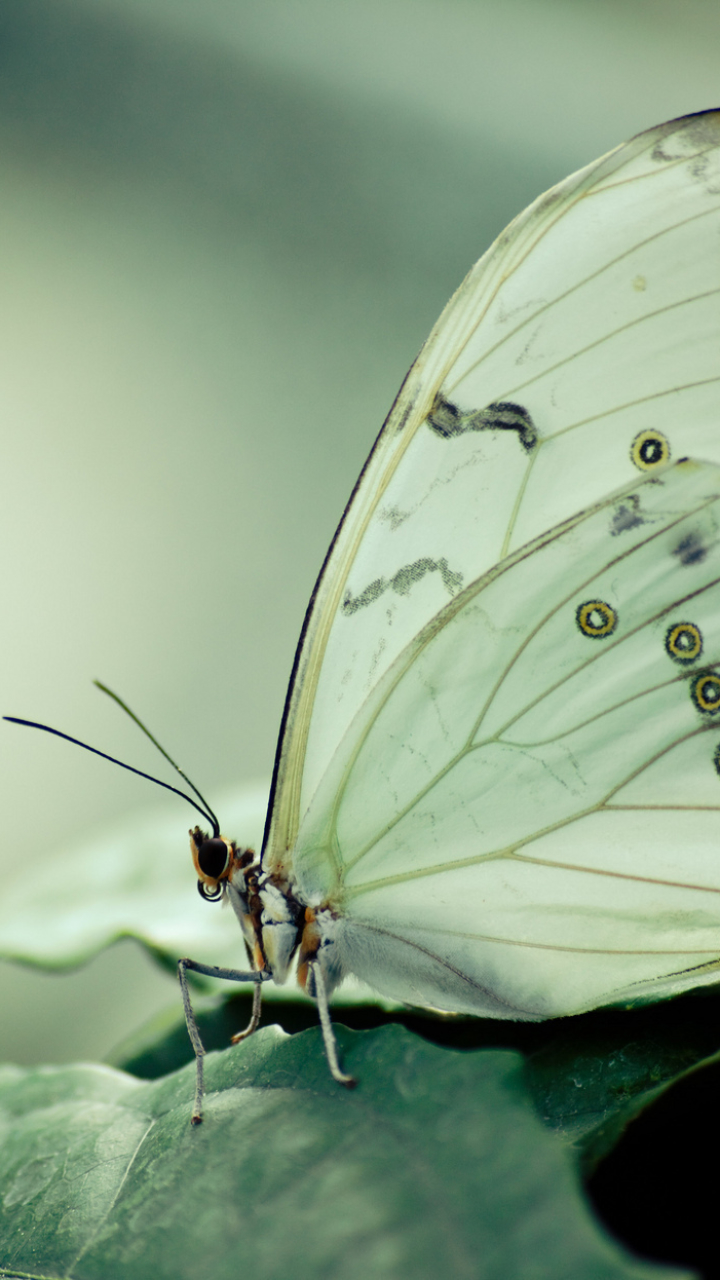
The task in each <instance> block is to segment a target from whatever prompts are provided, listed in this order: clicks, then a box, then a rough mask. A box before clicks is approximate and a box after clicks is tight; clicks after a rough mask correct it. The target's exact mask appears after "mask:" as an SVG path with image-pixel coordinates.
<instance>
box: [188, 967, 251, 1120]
mask: <svg viewBox="0 0 720 1280" xmlns="http://www.w3.org/2000/svg"><path fill="white" fill-rule="evenodd" d="M188 970H190V971H191V972H192V973H204V974H206V975H207V977H209V978H224V979H226V980H227V981H228V982H254V983H256V984H257V985H256V987H255V990H254V992H253V1011H252V1017H251V1019H250V1023H249V1025H248V1027H247V1029H246V1031H245V1032H244V1033H243V1032H241V1033H240V1034H241V1036H242V1035H243V1034H245V1035H249V1034H250V1031H251V1030H252V1031H254V1030H255V1028H256V1027H257V1024H258V1021H259V1019H260V998H259V997H260V983H261V982H266V981H267V980H268V978H269V977H270V974H269V973H265V972H263V971H260V970H258V969H254V970H250V972H247V971H246V970H244V969H219V968H218V967H217V965H214V964H199V963H198V961H197V960H189V959H187V958H185V959H183V960H178V978H179V979H180V990H181V991H182V1001H183V1009H184V1010H185V1023H186V1025H187V1029H188V1035H189V1036H190V1043H191V1044H192V1047H193V1050H194V1053H195V1101H194V1103H193V1112H192V1116H191V1117H190V1123H191V1124H201V1123H202V1102H203V1095H204V1092H205V1090H204V1084H203V1058H204V1057H205V1046H204V1044H203V1042H202V1040H201V1039H200V1032H199V1031H198V1025H197V1020H196V1018H195V1012H194V1010H193V1007H192V1003H191V1000H190V988H189V987H188V980H187V976H186V975H187V972H188Z"/></svg>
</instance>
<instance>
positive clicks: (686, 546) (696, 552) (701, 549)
mask: <svg viewBox="0 0 720 1280" xmlns="http://www.w3.org/2000/svg"><path fill="white" fill-rule="evenodd" d="M707 553H708V549H707V547H706V546H705V543H704V542H703V540H702V538H700V537H699V536H698V534H697V533H688V534H687V535H686V537H684V538H683V539H682V541H681V542H679V543H678V545H677V547H676V548H675V550H674V551H673V555H674V556H677V558H678V560H679V561H680V563H681V564H699V563H700V561H701V560H704V559H705V557H706V555H707Z"/></svg>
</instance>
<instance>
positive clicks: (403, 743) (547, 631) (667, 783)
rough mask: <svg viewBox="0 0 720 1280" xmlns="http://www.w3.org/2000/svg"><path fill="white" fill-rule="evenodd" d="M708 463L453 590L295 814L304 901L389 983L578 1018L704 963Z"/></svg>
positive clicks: (712, 749) (427, 997) (718, 854)
mask: <svg viewBox="0 0 720 1280" xmlns="http://www.w3.org/2000/svg"><path fill="white" fill-rule="evenodd" d="M719 772H720V468H718V467H716V466H714V465H711V464H702V463H695V462H692V461H685V462H681V463H677V464H674V465H670V466H669V467H667V468H665V469H663V470H661V471H660V472H658V473H656V474H655V475H654V476H652V477H647V478H645V479H642V478H640V477H639V482H638V484H637V485H635V486H632V487H630V488H625V489H624V490H621V491H620V492H619V493H616V494H615V495H613V496H611V497H610V498H607V499H604V500H602V501H601V502H600V503H598V504H595V505H594V506H592V507H590V508H588V509H586V510H585V511H583V512H581V513H580V514H578V515H577V516H575V517H573V518H571V519H570V520H568V521H566V522H564V523H563V524H562V525H560V526H558V527H556V528H555V529H553V530H551V531H549V532H548V533H546V534H544V535H541V536H540V537H539V538H538V539H536V540H535V541H534V542H532V543H530V544H529V545H527V546H525V547H524V548H522V549H520V550H519V551H518V552H515V553H513V554H510V555H509V556H508V557H506V558H505V559H504V560H503V561H502V562H500V564H499V565H497V566H496V567H495V568H494V569H492V570H490V571H489V572H488V573H487V574H485V575H483V576H482V577H481V578H480V579H478V580H477V581H476V582H474V583H472V584H470V585H469V586H468V587H466V588H465V589H464V590H463V591H462V592H460V593H459V594H458V595H457V596H456V597H455V599H454V600H453V601H451V602H450V603H449V604H448V605H446V606H445V608H444V609H443V610H442V611H441V612H440V613H439V614H438V615H437V616H436V617H435V618H434V619H433V620H432V621H431V622H430V623H429V624H428V625H427V626H426V627H425V628H424V629H423V630H422V631H421V633H420V634H419V635H418V636H417V637H416V638H415V639H414V640H413V642H412V643H411V645H409V646H408V647H407V648H406V650H405V651H404V652H403V653H402V654H401V655H400V657H399V658H398V659H397V660H396V661H395V663H394V664H393V665H392V666H391V668H390V669H389V670H388V671H387V672H386V673H385V675H384V676H383V678H382V679H381V681H380V682H379V683H378V685H377V686H376V687H375V689H374V690H373V693H372V695H371V696H370V698H369V699H367V700H366V702H365V704H364V706H363V708H362V710H361V712H360V713H359V715H358V716H357V717H356V719H355V721H354V722H353V724H352V725H351V727H350V729H349V730H348V732H347V733H346V735H345V738H344V740H343V742H342V744H341V745H340V747H339V748H338V749H337V750H336V753H335V756H334V759H333V762H332V766H331V768H330V769H329V770H328V772H327V773H326V775H325V777H324V779H323V781H322V783H321V786H320V787H319V788H318V791H317V793H316V796H315V798H314V800H313V802H312V804H311V805H310V808H309V810H308V812H307V814H306V815H305V817H304V819H303V822H302V823H301V827H300V831H299V833H298V840H297V846H296V850H295V868H296V873H297V876H298V884H299V889H300V893H301V896H302V897H303V899H304V900H305V901H308V902H311V903H328V904H329V905H330V907H331V909H334V910H335V912H336V914H337V920H336V922H335V941H336V946H337V951H338V956H339V959H340V966H341V968H342V967H345V968H346V969H347V970H349V971H351V972H353V973H355V974H356V975H357V976H359V977H360V978H363V979H364V980H365V981H367V982H370V983H371V984H373V985H374V986H376V987H377V988H378V989H379V990H380V991H382V992H384V993H385V994H386V995H389V996H391V997H393V998H395V999H400V1000H405V1001H408V1002H411V1003H419V1004H426V1005H427V1004H430V1005H433V1006H436V1007H438V1008H441V1009H449V1010H457V1011H461V1012H462V1011H464V1012H471V1013H484V1014H493V1015H495V1016H506V1017H526V1018H527V1017H531V1018H536V1017H547V1016H551V1015H554V1014H565V1013H574V1012H578V1011H580V1010H582V1009H586V1008H591V1007H593V1006H594V1005H597V1004H600V1003H606V1002H607V1001H608V1000H611V999H617V998H619V997H620V996H623V997H627V996H631V995H633V994H635V995H637V994H638V991H643V990H645V989H646V988H647V989H649V990H650V991H661V990H664V991H668V990H673V989H676V988H680V987H681V986H683V985H687V984H688V982H697V981H699V980H702V977H703V976H706V977H707V976H712V969H713V968H714V966H715V965H717V964H720V777H719V776H718V774H719Z"/></svg>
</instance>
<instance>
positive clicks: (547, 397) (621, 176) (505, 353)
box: [265, 112, 720, 867]
mask: <svg viewBox="0 0 720 1280" xmlns="http://www.w3.org/2000/svg"><path fill="white" fill-rule="evenodd" d="M719 157H720V113H717V112H710V113H705V114H703V115H698V116H690V117H687V118H685V119H682V120H678V121H672V122H670V123H669V124H666V125H662V126H659V127H658V128H656V129H652V130H650V131H648V132H647V133H645V134H641V135H640V136H639V137H637V138H635V139H633V140H632V141H631V142H629V143H627V144H625V145H624V146H622V147H619V148H618V149H617V150H616V151H614V152H611V153H610V154H609V155H608V156H606V157H604V158H603V159H601V160H599V161H597V162H595V163H594V164H592V165H590V166H588V167H587V168H586V169H583V170H581V171H580V172H579V173H577V174H574V175H573V176H572V177H570V178H568V179H566V181H565V182H563V183H561V184H560V185H559V186H558V187H556V188H554V189H553V190H552V191H550V192H548V193H547V194H546V195H544V196H542V197H540V199H539V200H537V201H536V202H535V203H534V204H533V205H531V206H530V208H529V209H528V210H526V211H525V213H523V214H521V215H520V216H519V217H518V218H517V219H516V220H515V221H514V222H513V223H512V224H511V225H510V227H509V228H508V229H507V230H506V231H505V232H504V233H503V235H502V236H500V238H499V239H498V240H497V241H496V243H495V244H494V245H493V246H492V248H491V249H490V250H489V251H488V253H487V254H485V256H484V257H483V258H482V259H481V260H480V261H479V262H478V263H477V265H476V266H475V267H474V268H473V270H472V271H471V272H470V274H469V275H468V277H467V279H466V280H465V281H464V283H463V284H462V285H461V287H460V289H459V290H458V292H457V293H456V294H455V296H454V297H453V298H452V299H451V301H450V303H449V304H448V306H447V307H446V309H445V311H444V312H443V314H442V316H441V317H440V320H439V321H438V323H437V325H436V327H435V329H434V330H433V332H432V334H431V335H430V338H429V339H428V342H427V343H426V344H425V346H424V348H423V350H422V351H421V353H420V356H419V358H418V360H417V362H416V363H415V365H414V366H413V367H412V369H411V370H410V373H409V374H408V377H407V379H406V381H405V384H404V385H403V388H402V390H401V392H400V395H399V397H398V400H397V402H396V404H395V406H394V407H393V410H392V412H391V414H390V416H389V418H388V420H387V423H386V424H385V427H384V429H383V431H382V433H381V435H380V437H379V439H378V441H377V444H376V446H375V448H374V450H373V453H372V454H371V456H370V458H369V459H368V463H367V465H366V468H365V470H364V472H363V475H362V476H361V478H360V481H359V483H358V486H357V488H356V491H355V493H354V495H353V497H352V500H351V502H350V504H349V507H348V509H347V511H346V514H345V517H344V519H343V522H342V524H341V526H340V529H339V530H338V534H337V536H336V539H335V541H334V543H333V546H332V548H331V550H330V553H329V556H328V559H327V561H326V564H325V566H324V569H323V572H322V574H321V577H320V579H319V582H318V585H317V588H316V591H315V594H314V597H313V601H312V602H311V606H310V608H309V610H308V616H307V619H306V626H305V629H304V633H303V637H302V639H301V643H300V646H299V649H298V654H297V658H296V665H295V670H294V673H293V679H292V682H291V687H290V691H289V695H288V701H287V705H286V712H285V717H284V722H283V730H282V734H281V742H280V746H279V750H278V758H277V761H276V775H275V786H274V793H273V795H274V798H273V801H272V804H271V809H270V814H269V822H268V827H267V829H266V842H265V845H266V848H265V862H266V865H270V866H275V867H277V866H278V865H279V864H282V863H283V861H284V860H285V858H286V855H287V853H288V851H290V852H291V851H292V848H293V846H294V843H295V839H296V835H297V831H298V827H299V824H300V821H301V818H302V815H303V814H304V813H305V811H306V810H307V808H308V806H309V804H310V802H311V800H312V797H313V796H314V795H315V792H316V790H317V788H318V786H319V785H320V782H321V780H322V778H323V776H324V775H325V773H326V772H327V770H328V769H329V768H330V766H331V761H332V759H333V755H334V753H335V751H336V749H337V747H338V744H339V742H340V740H341V739H342V737H343V735H344V733H345V731H346V729H347V727H348V725H349V724H350V722H351V721H352V720H353V718H354V717H355V716H356V715H357V713H358V711H359V709H360V708H361V707H362V705H363V703H364V702H365V700H366V699H367V697H368V696H369V695H370V694H371V693H372V690H373V689H374V688H375V687H376V685H377V683H378V681H379V680H380V679H381V678H382V676H383V674H384V673H385V672H387V670H388V669H389V668H390V667H391V665H392V663H393V662H394V661H395V659H396V658H397V656H398V654H399V653H401V651H402V650H403V649H404V648H405V646H406V645H407V644H408V643H410V642H411V640H412V638H413V637H414V636H415V635H417V634H418V632H419V631H421V630H422V628H423V627H424V626H425V625H426V624H427V622H428V621H429V619H431V618H432V617H434V615H435V614H436V613H437V612H438V611H439V610H440V609H441V608H442V607H443V606H444V605H445V604H446V603H447V601H448V600H451V599H452V598H454V597H456V596H457V594H458V593H459V592H461V591H462V590H463V588H464V587H465V586H466V585H467V583H469V582H472V581H473V580H474V579H475V578H477V577H478V576H479V575H480V574H482V573H483V572H485V571H486V570H487V569H488V568H489V567H490V566H491V565H493V564H494V563H495V562H496V561H498V560H501V559H502V558H503V557H505V556H507V555H508V554H510V553H511V552H512V551H514V550H515V549H516V548H517V547H519V546H521V545H522V544H524V543H526V542H528V541H530V540H532V539H533V538H535V537H536V536H537V535H538V534H539V533H540V532H541V531H542V530H544V529H547V528H549V527H551V526H552V525H554V524H556V523H557V522H559V521H562V520H564V519H566V518H568V517H569V516H571V515H572V514H573V513H574V512H576V511H577V510H579V509H580V508H582V507H583V506H587V505H588V504H591V503H593V502H596V501H598V500H600V499H601V498H602V496H603V495H604V494H607V493H609V492H612V491H613V490H614V489H615V488H617V487H618V486H620V485H622V484H625V483H627V482H629V481H631V479H632V477H633V475H637V474H638V471H637V468H638V467H640V468H646V467H650V468H652V467H653V466H656V465H663V464H664V463H665V462H667V459H668V457H672V458H674V459H677V458H680V457H683V456H685V455H688V454H692V455H694V456H700V457H709V458H711V459H715V460H720V446H719V445H718V439H717V420H718V376H719V370H718V353H719V352H720V305H719V295H718V291H719V290H720V239H719V238H718V229H719V227H720V161H719ZM658 432H659V433H661V434H660V435H658ZM663 441H664V443H663ZM633 442H635V444H634V446H633Z"/></svg>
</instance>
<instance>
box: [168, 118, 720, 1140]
mask: <svg viewBox="0 0 720 1280" xmlns="http://www.w3.org/2000/svg"><path fill="white" fill-rule="evenodd" d="M719 392H720V112H705V113H701V114H698V115H693V116H687V117H685V118H683V119H680V120H674V121H670V122H669V123H667V124H663V125H660V126H658V127H657V128H653V129H650V130H648V131H647V132H645V133H642V134H640V135H639V136H637V137H635V138H633V139H632V140H631V141H630V142H627V143H625V144H624V145H623V146H620V147H618V148H617V149H616V150H614V151H612V152H610V153H609V154H608V155H606V156H604V157H602V158H601V159H600V160H598V161H596V162H594V163H593V164H590V165H588V166H587V167H586V168H585V169H582V170H580V171H579V172H578V173H575V174H573V175H572V176H570V177H569V178H567V179H566V180H565V181H564V182H562V183H560V184H559V185H558V186H557V187H555V188H553V189H552V190H551V191H549V192H547V193H546V194H544V195H542V196H540V197H539V199H538V200H536V201H535V202H534V203H533V204H532V205H531V206H530V207H529V208H528V209H527V210H526V211H525V212H524V213H522V214H520V215H519V217H517V218H516V219H515V221H514V222H512V223H511V224H510V226H509V227H508V228H507V230H506V231H504V232H503V233H502V235H501V236H500V237H499V238H498V240H497V241H496V242H495V244H494V245H493V246H492V247H491V248H490V249H489V250H488V252H487V253H486V254H485V255H484V256H483V257H482V258H481V259H480V261H479V262H478V263H477V264H476V265H475V267H473V269H472V270H471V271H470V273H469V275H468V276H467V278H466V279H465V281H464V282H463V284H462V285H461V286H460V288H459V289H458V291H457V293H456V294H455V295H454V297H453V298H452V299H451V300H450V302H449V303H448V305H447V307H446V308H445V310H444V311H443V313H442V315H441V316H440V319H439V320H438V322H437V324H436V325H435V328H434V329H433V331H432V333H431V334H430V337H429V338H428V340H427V342H426V343H425V345H424V347H423V348H422V350H421V352H420V354H419V356H418V358H417V360H416V362H415V364H414V365H413V366H412V368H411V369H410V371H409V373H408V375H407V377H406V379H405V381H404V383H403V385H402V388H401V390H400V392H399V394H398V397H397V399H396V401H395V404H394V405H393V407H392V410H391V412H390V414H389V416H388V418H387V421H386V422H385V425H384V427H383V429H382V431H381V433H380V435H379V437H378V439H377V441H376V444H375V446H374V448H373V450H372V452H371V454H370V457H369V458H368V461H367V463H366V465H365V467H364V469H363V472H362V474H361V476H360V479H359V480H358V483H357V485H356V487H355V490H354V492H353V494H352V497H351V499H350V502H349V503H348V506H347V509H346V511H345V514H344V516H343V519H342V521H341V524H340V527H339V529H338V531H337V534H336V536H335V539H334V541H333V543H332V546H331V548H330V550H329V552H328V555H327V558H326V560H325V563H324V565H323V568H322V571H321V573H320V577H319V579H318V582H317V585H316V587H315V591H314V593H313V596H312V599H311V601H310V605H309V608H308V611H307V615H306V618H305V624H304V627H303V631H302V635H301V638H300V642H299V645H298V649H297V654H296V658H295V664H294V669H293V673H292V677H291V681H290V687H289V691H288V695H287V700H286V705H285V711H284V715H283V721H282V727H281V732H280V740H279V746H278V751H277V758H276V763H275V771H274V777H273V785H272V792H271V799H270V805H269V811H268V817H267V823H266V828H265V835H264V840H263V846H262V851H261V854H260V856H259V858H255V856H254V855H253V854H252V853H251V852H250V851H249V850H241V849H238V848H237V846H236V845H235V844H234V843H233V842H232V841H230V840H228V839H226V838H225V837H223V836H222V835H221V834H220V830H219V826H218V824H217V820H216V819H215V817H214V814H212V811H210V813H209V817H210V820H211V822H212V825H213V832H212V834H211V835H206V834H204V833H203V832H202V831H201V829H200V828H199V827H195V828H194V830H193V831H192V832H191V833H190V836H191V852H192V856H193V861H194V865H195V869H196V872H197V875H198V884H199V888H200V892H201V895H202V896H203V897H205V898H208V899H210V900H220V899H224V898H227V899H229V901H230V903H231V904H232V907H233V908H234V910H235V913H236V915H237V917H238V921H239V923H240V926H241V929H242V934H243V937H244V940H245V944H246V948H247V952H248V956H249V957H250V964H251V967H250V968H249V969H247V970H246V969H242V970H225V969H223V970H220V969H217V968H215V967H213V966H206V965H202V964H200V963H198V962H195V961H191V960H182V961H181V962H180V974H181V984H182V987H183V998H184V1002H185V1010H186V1015H187V1020H188V1027H189V1030H190V1035H191V1039H192V1040H193V1044H194V1047H195V1051H196V1057H197V1063H198V1084H197V1092H196V1100H195V1108H194V1112H193V1120H194V1121H195V1122H197V1121H198V1120H199V1119H200V1118H201V1107H202V1087H203V1086H202V1056H203V1048H202V1043H201V1041H200V1037H199V1034H198V1031H197V1027H196V1025H195V1020H194V1017H193V1014H192V1009H191V1006H190V997H189V992H188V987H187V980H186V976H185V975H186V972H187V971H188V970H191V971H192V970H195V971H197V972H200V973H212V974H214V975H215V976H219V977H227V978H230V979H235V980H248V979H249V980H251V981H253V982H254V983H255V984H256V985H255V987H254V990H255V993H256V996H255V1000H254V1010H253V1018H252V1020H251V1023H250V1025H249V1027H248V1028H247V1029H246V1031H244V1032H241V1033H240V1034H239V1035H238V1036H237V1037H235V1039H236V1040H238V1039H241V1038H243V1036H244V1035H246V1034H249V1033H250V1032H252V1030H254V1028H255V1026H256V1025H257V1021H258V1018H259V1012H260V994H261V987H262V984H263V983H264V982H265V981H267V980H269V979H270V978H272V979H274V980H275V981H276V982H283V981H284V980H285V979H286V977H287V976H288V974H289V972H290V969H291V966H292V964H293V963H295V962H296V964H297V978H298V981H299V982H300V984H301V986H303V987H304V988H305V990H306V991H307V992H308V994H309V995H311V996H312V997H314V998H315V999H316V1001H317V1003H318V1007H319V1014H320V1020H321V1025H322V1029H323V1034H324V1041H325V1047H326V1051H327V1056H328V1060H329V1064H330V1069H331V1071H332V1073H333V1075H334V1076H335V1078H336V1079H337V1080H338V1081H339V1082H340V1083H343V1084H352V1083H353V1082H352V1081H351V1079H350V1077H348V1076H347V1075H345V1074H344V1072H343V1071H342V1068H341V1065H340V1063H339V1060H338V1056H337V1051H336V1048H335V1042H334V1037H333V1033H332V1024H331V1020H330V1012H329V1003H328V1002H329V998H330V996H331V995H332V992H333V991H334V990H335V989H336V988H337V987H338V985H339V984H340V983H341V982H342V980H343V978H344V977H345V976H346V975H349V974H353V975H355V976H356V977H358V978H360V979H361V980H363V981H364V982H366V983H367V984H369V985H370V986H371V987H373V988H375V989H376V990H377V991H379V992H380V993H382V994H383V995H385V996H387V997H390V998H392V999H394V1000H397V1001H401V1002H405V1003H409V1004H412V1005H419V1006H423V1007H429V1008H433V1009H437V1010H444V1011H448V1012H459V1013H465V1014H477V1015H482V1016H489V1017H495V1018H513V1019H532V1020H537V1019H542V1018H548V1017H553V1016H557V1015H565V1014H573V1013H578V1012H581V1011H584V1010H588V1009H591V1008H594V1007H596V1006H599V1005H603V1004H608V1003H612V1002H616V1001H623V1002H628V1001H643V1000H648V999H654V998H657V997H660V996H664V995H669V994H671V993H674V992H677V991H680V990H682V989H684V988H687V987H690V986H694V985H698V984H701V983H705V982H711V981H714V980H716V978H717V970H718V967H719V966H720V395H719Z"/></svg>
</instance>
